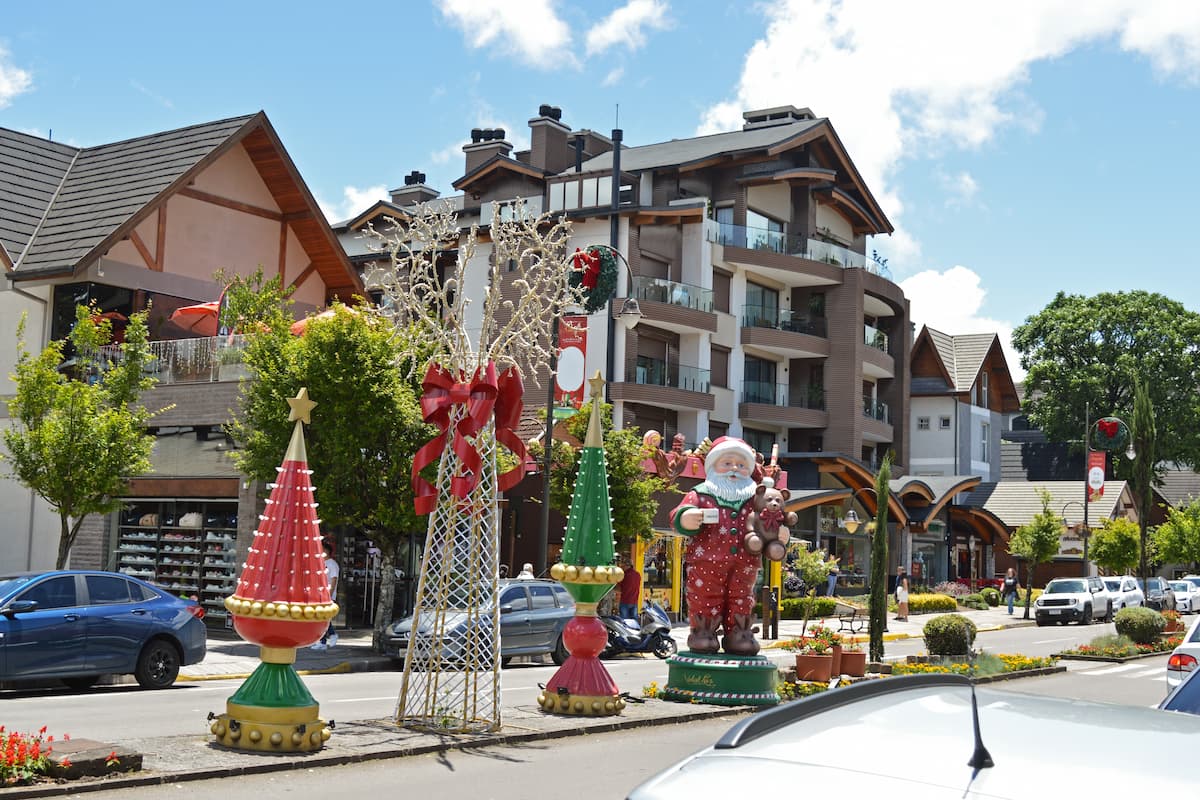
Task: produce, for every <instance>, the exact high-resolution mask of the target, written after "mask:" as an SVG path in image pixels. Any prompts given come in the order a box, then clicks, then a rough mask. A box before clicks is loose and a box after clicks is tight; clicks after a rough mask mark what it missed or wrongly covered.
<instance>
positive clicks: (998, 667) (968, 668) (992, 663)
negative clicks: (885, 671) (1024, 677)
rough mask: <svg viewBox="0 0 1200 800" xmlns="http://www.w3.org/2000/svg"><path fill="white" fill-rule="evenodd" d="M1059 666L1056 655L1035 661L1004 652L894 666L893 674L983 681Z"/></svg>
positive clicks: (1034, 659) (1032, 658) (1035, 659)
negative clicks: (967, 678)
mask: <svg viewBox="0 0 1200 800" xmlns="http://www.w3.org/2000/svg"><path fill="white" fill-rule="evenodd" d="M1057 665H1058V659H1057V658H1056V657H1055V656H1050V657H1048V658H1034V657H1031V656H1023V655H1019V654H1011V653H1000V654H998V655H989V654H981V655H979V656H978V657H976V658H975V659H974V660H973V661H936V662H934V661H913V662H907V663H900V664H893V665H892V674H893V675H926V674H929V673H947V672H948V673H952V674H954V675H971V676H975V677H980V678H988V677H995V676H999V675H1004V676H1010V677H1011V676H1012V675H1014V674H1015V673H1029V672H1040V671H1043V670H1050V669H1054V668H1055V667H1056V666H1057Z"/></svg>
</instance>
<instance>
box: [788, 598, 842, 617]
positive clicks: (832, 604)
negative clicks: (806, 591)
mask: <svg viewBox="0 0 1200 800" xmlns="http://www.w3.org/2000/svg"><path fill="white" fill-rule="evenodd" d="M810 603H811V604H812V611H810V612H809V614H808V616H809V618H810V619H811V618H813V617H829V616H833V612H834V611H835V610H836V609H837V600H835V599H833V598H832V597H785V598H784V599H783V600H781V601H780V603H779V618H780V619H804V608H805V606H806V605H808V604H810Z"/></svg>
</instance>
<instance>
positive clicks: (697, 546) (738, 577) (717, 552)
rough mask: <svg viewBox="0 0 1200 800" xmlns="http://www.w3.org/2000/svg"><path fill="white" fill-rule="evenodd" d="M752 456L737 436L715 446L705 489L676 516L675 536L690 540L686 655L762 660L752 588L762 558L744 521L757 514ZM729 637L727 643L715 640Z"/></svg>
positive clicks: (695, 493)
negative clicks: (751, 547) (748, 540)
mask: <svg viewBox="0 0 1200 800" xmlns="http://www.w3.org/2000/svg"><path fill="white" fill-rule="evenodd" d="M755 467H756V461H755V457H754V450H753V449H751V447H750V446H749V445H748V444H746V443H745V442H743V441H742V440H741V439H736V438H734V437H732V436H722V437H721V438H719V439H717V440H716V441H715V442H713V444H712V447H711V448H709V451H708V453H707V454H706V456H705V459H704V469H705V472H706V474H707V477H706V479H705V480H704V482H703V483H701V484H699V485H698V486H696V487H695V488H694V489H692V490H691V491H690V492H688V493H687V494H686V495H684V498H683V500H682V501H681V502H680V503H679V505H678V506H676V507H675V509H674V510H673V511H672V512H671V522H672V524H673V525H674V526H675V530H676V531H678V532H679V533H681V534H683V535H684V536H687V537H689V539H690V541H689V542H688V547H687V552H686V554H685V555H684V564H685V565H686V567H687V586H686V591H687V607H688V621H689V623H690V624H691V629H692V630H691V634H690V635H689V636H688V649H689V650H691V651H692V652H694V653H716V652H717V651H718V650H720V649H724V651H725V652H726V653H730V654H733V655H739V656H752V655H755V654H756V653H758V640H757V639H756V638H755V637H754V632H755V628H754V626H753V622H754V581H755V578H756V577H757V575H758V569H759V565H760V562H761V556H760V555H758V554H757V553H751V552H749V551H748V550H746V548H745V545H744V543H743V540H744V536H745V531H746V521H747V517H748V516H749V515H750V512H751V511H753V500H754V493H755V490H756V489H757V484H756V477H758V476H757V475H756V469H755ZM722 630H723V632H724V637H723V638H722V639H721V640H720V641H718V639H717V635H718V633H719V632H721V631H722Z"/></svg>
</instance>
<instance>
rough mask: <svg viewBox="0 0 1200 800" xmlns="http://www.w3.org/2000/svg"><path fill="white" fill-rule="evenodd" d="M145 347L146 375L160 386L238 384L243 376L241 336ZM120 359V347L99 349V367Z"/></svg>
mask: <svg viewBox="0 0 1200 800" xmlns="http://www.w3.org/2000/svg"><path fill="white" fill-rule="evenodd" d="M147 346H148V347H149V349H150V360H149V361H148V362H147V363H146V370H145V371H146V374H148V375H152V376H153V377H155V378H157V379H158V381H159V382H160V383H203V382H209V381H221V380H237V379H238V378H239V377H242V376H244V375H245V374H246V370H245V365H244V364H243V362H242V355H243V353H244V351H245V347H246V340H245V337H243V336H240V335H235V336H205V337H200V338H197V339H163V340H159V341H154V342H148V343H147ZM121 357H122V353H121V348H120V347H119V346H114V345H109V346H107V347H102V348H100V356H99V363H100V364H103V365H107V364H115V363H118V362H119V360H120V359H121Z"/></svg>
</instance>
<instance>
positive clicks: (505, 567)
mask: <svg viewBox="0 0 1200 800" xmlns="http://www.w3.org/2000/svg"><path fill="white" fill-rule="evenodd" d="M507 577H508V564H501V565H500V580H504V579H505V578H507Z"/></svg>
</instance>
